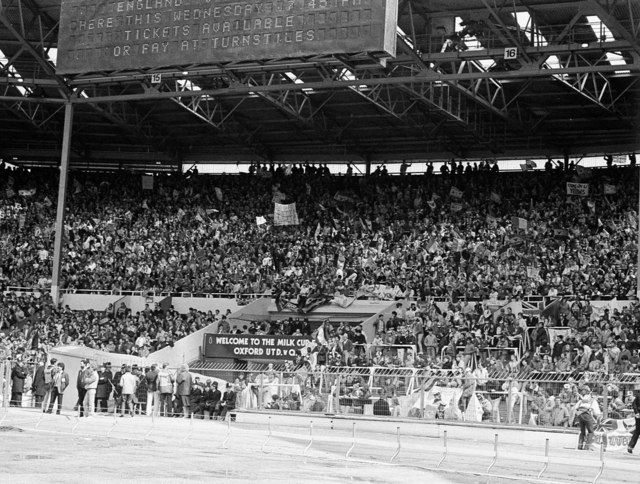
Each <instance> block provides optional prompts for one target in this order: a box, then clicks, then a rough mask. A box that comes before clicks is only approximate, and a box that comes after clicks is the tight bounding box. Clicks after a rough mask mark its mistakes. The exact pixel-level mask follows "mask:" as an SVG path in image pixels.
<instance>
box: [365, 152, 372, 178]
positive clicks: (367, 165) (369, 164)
mask: <svg viewBox="0 0 640 484" xmlns="http://www.w3.org/2000/svg"><path fill="white" fill-rule="evenodd" d="M365 162H366V165H365V166H366V171H365V173H366V175H367V176H369V175H371V157H370V156H368V155H367V158H366V160H365Z"/></svg>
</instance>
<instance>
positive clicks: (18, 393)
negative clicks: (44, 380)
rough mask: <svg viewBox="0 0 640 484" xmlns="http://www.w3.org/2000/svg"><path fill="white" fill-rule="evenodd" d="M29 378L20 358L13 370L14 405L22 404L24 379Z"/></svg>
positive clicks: (19, 405) (12, 403)
mask: <svg viewBox="0 0 640 484" xmlns="http://www.w3.org/2000/svg"><path fill="white" fill-rule="evenodd" d="M25 378H27V372H26V371H25V369H24V366H22V362H21V361H20V360H17V361H16V364H15V365H14V367H13V369H12V370H11V403H10V406H12V407H21V406H22V392H24V380H25Z"/></svg>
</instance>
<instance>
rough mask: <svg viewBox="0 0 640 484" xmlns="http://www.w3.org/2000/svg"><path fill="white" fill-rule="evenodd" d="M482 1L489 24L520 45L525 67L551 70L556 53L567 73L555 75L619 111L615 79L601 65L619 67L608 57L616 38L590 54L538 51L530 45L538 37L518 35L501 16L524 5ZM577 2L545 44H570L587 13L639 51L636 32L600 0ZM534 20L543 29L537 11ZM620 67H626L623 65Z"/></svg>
mask: <svg viewBox="0 0 640 484" xmlns="http://www.w3.org/2000/svg"><path fill="white" fill-rule="evenodd" d="M482 3H483V4H484V5H485V8H486V12H487V13H486V19H487V26H488V27H489V29H490V30H491V32H493V33H494V34H495V35H496V36H497V38H498V39H500V40H501V41H502V43H503V45H504V46H505V47H507V46H514V47H518V51H519V52H520V53H521V55H520V56H519V57H518V59H517V60H516V62H518V63H519V64H520V67H521V69H523V70H526V69H530V68H532V67H534V68H535V67H537V68H541V69H547V70H551V69H552V67H551V66H550V65H549V63H548V61H549V59H550V57H551V56H552V55H553V56H555V59H557V61H556V63H557V64H558V66H559V67H560V69H561V70H564V71H566V73H557V74H553V75H552V78H553V79H555V80H556V81H558V82H561V83H562V84H564V85H565V86H567V87H569V88H570V89H571V90H573V91H574V92H576V93H578V94H580V95H581V96H582V97H583V98H585V99H587V100H589V101H590V102H591V103H593V104H595V105H597V106H599V107H601V108H603V109H605V110H607V111H609V112H614V113H615V107H614V105H613V104H614V101H615V98H614V96H613V93H612V90H611V83H610V81H609V79H608V78H607V77H606V76H605V75H604V73H603V72H601V71H599V70H598V67H599V66H601V67H603V66H610V67H615V66H612V65H611V63H610V62H609V61H608V59H607V53H609V52H612V51H614V49H613V48H612V47H609V46H608V44H612V43H613V42H601V43H600V47H601V49H602V50H601V51H600V52H596V53H594V52H591V51H590V52H589V55H587V53H584V54H582V53H580V52H579V51H575V50H574V51H569V52H568V53H567V52H540V53H535V52H532V51H531V50H530V47H532V46H533V47H536V45H532V43H534V42H535V41H534V42H531V41H529V39H527V38H526V37H525V36H524V35H522V33H521V32H520V31H519V29H518V33H519V34H520V35H514V34H513V29H510V28H509V27H508V26H507V25H506V24H505V22H504V21H503V17H502V16H501V14H502V13H506V14H511V13H514V14H515V13H516V12H518V11H522V9H520V10H517V9H516V8H515V7H513V10H511V9H510V8H508V7H512V5H508V4H506V3H502V4H501V5H500V6H498V5H497V3H496V0H493V5H492V4H491V3H490V1H489V0H482ZM576 5H577V6H578V7H579V8H578V11H577V13H576V14H575V15H574V16H573V18H572V19H571V20H570V21H569V22H568V23H567V25H566V26H565V27H564V28H563V30H562V31H561V32H560V33H559V35H555V36H552V39H550V40H547V39H544V42H543V43H544V44H547V43H549V42H551V43H552V44H555V45H566V44H564V42H565V40H567V39H571V38H573V36H572V30H573V29H574V28H575V26H576V24H578V23H579V22H580V20H582V19H583V18H584V17H585V16H586V15H589V14H595V15H597V16H598V17H599V18H600V19H601V20H602V21H603V22H604V23H605V24H606V25H607V26H608V27H609V28H610V29H611V30H612V32H613V33H614V35H615V37H616V38H617V39H621V40H624V41H625V42H627V43H628V47H630V48H632V49H633V50H635V51H636V52H640V48H639V46H638V42H637V39H636V38H635V36H633V35H631V34H630V33H629V32H628V31H627V30H626V28H625V27H624V26H623V25H622V24H621V23H620V22H619V21H618V20H617V19H616V18H615V17H614V16H613V15H611V14H609V13H608V12H607V11H605V9H604V8H603V7H602V6H601V5H600V4H599V3H598V2H597V1H596V0H586V1H584V2H582V3H578V4H576ZM627 5H628V6H629V11H630V12H632V10H631V5H630V3H629V2H627ZM529 13H530V12H529ZM531 22H532V24H531V31H532V32H540V29H538V27H537V25H536V23H535V17H534V15H531ZM621 50H622V49H621ZM616 52H619V51H616ZM638 60H639V57H638V55H637V53H635V54H634V55H633V58H632V63H635V64H637V63H638ZM625 68H626V67H625ZM572 69H573V72H572V73H571V74H569V73H568V72H569V71H570V70H572ZM619 69H622V67H620V68H619ZM614 72H615V70H614Z"/></svg>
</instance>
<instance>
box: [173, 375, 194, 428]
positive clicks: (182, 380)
mask: <svg viewBox="0 0 640 484" xmlns="http://www.w3.org/2000/svg"><path fill="white" fill-rule="evenodd" d="M176 383H177V386H178V387H177V389H176V396H177V397H178V399H179V400H180V402H181V403H182V412H183V417H184V418H188V417H189V415H190V410H189V403H190V396H191V386H192V380H191V373H189V367H188V366H187V365H186V364H182V365H180V369H179V370H178V374H177V375H176Z"/></svg>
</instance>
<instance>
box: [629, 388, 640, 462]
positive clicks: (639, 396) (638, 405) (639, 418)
mask: <svg viewBox="0 0 640 484" xmlns="http://www.w3.org/2000/svg"><path fill="white" fill-rule="evenodd" d="M631 408H632V409H633V414H634V416H635V418H636V428H635V430H634V431H633V435H632V436H631V440H630V441H629V446H628V447H627V452H629V454H633V448H634V447H635V446H636V443H637V442H638V437H640V390H636V398H634V399H633V404H632V405H631Z"/></svg>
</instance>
